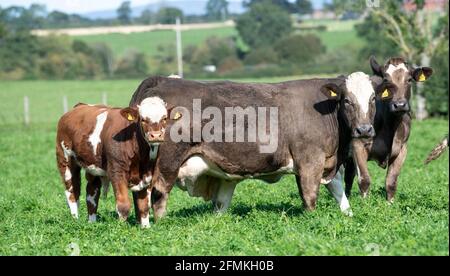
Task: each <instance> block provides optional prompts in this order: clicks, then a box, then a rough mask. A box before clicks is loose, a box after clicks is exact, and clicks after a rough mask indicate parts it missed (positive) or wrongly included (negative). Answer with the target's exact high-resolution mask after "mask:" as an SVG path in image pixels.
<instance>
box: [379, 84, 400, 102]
mask: <svg viewBox="0 0 450 276" xmlns="http://www.w3.org/2000/svg"><path fill="white" fill-rule="evenodd" d="M395 89H396V87H395V85H391V84H389V83H383V84H381V85H379V86H378V87H377V89H376V91H375V94H376V95H375V96H376V98H377V100H382V101H389V100H390V99H392V98H393V97H394V93H395Z"/></svg>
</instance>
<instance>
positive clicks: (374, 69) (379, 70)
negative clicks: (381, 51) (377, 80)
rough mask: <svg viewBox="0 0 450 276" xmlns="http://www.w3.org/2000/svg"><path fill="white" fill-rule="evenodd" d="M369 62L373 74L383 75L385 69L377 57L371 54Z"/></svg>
mask: <svg viewBox="0 0 450 276" xmlns="http://www.w3.org/2000/svg"><path fill="white" fill-rule="evenodd" d="M369 62H370V67H371V68H372V72H373V74H374V75H376V76H379V77H383V70H382V68H381V66H380V65H379V64H378V62H377V60H376V59H375V56H370V58H369Z"/></svg>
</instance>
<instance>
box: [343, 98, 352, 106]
mask: <svg viewBox="0 0 450 276" xmlns="http://www.w3.org/2000/svg"><path fill="white" fill-rule="evenodd" d="M344 104H345V105H347V106H351V105H353V103H352V102H351V101H350V100H349V99H344Z"/></svg>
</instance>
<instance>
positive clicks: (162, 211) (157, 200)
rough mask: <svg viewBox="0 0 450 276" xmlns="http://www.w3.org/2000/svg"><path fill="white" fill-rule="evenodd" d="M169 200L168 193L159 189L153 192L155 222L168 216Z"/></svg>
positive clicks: (154, 189)
mask: <svg viewBox="0 0 450 276" xmlns="http://www.w3.org/2000/svg"><path fill="white" fill-rule="evenodd" d="M168 199H169V193H168V192H166V191H164V190H163V191H161V190H159V189H157V188H153V190H152V192H151V202H152V208H153V215H154V219H155V222H156V221H157V220H158V219H160V218H162V217H164V216H165V215H166V211H167V210H166V208H167V200H168Z"/></svg>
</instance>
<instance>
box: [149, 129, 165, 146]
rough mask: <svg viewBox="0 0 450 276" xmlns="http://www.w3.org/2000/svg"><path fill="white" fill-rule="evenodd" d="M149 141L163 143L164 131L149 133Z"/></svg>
mask: <svg viewBox="0 0 450 276" xmlns="http://www.w3.org/2000/svg"><path fill="white" fill-rule="evenodd" d="M147 139H148V141H149V142H150V143H157V142H163V141H164V131H150V132H147Z"/></svg>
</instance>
